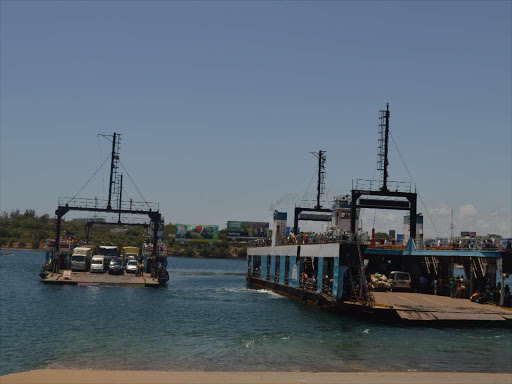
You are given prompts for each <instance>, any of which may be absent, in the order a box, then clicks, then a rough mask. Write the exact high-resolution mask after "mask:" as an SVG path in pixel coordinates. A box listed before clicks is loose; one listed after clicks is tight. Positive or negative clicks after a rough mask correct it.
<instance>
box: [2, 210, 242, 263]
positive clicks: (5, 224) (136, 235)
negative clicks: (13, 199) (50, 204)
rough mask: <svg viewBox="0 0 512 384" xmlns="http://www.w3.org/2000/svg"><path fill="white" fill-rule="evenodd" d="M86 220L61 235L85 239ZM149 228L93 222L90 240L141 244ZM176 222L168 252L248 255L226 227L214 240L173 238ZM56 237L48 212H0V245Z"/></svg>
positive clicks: (29, 245) (168, 232)
mask: <svg viewBox="0 0 512 384" xmlns="http://www.w3.org/2000/svg"><path fill="white" fill-rule="evenodd" d="M97 221H98V220H97ZM86 223H87V219H73V220H69V221H66V220H64V221H63V223H62V237H63V238H66V239H70V238H72V239H74V240H79V241H84V240H85V239H86ZM146 233H147V229H146V228H144V227H119V226H117V227H116V226H112V225H94V226H93V227H91V228H90V232H89V240H90V242H91V243H92V244H113V245H116V246H118V247H124V246H127V245H133V246H138V247H141V246H142V244H143V242H144V239H145V237H146V236H145V234H146ZM174 233H175V225H174V224H167V225H165V227H164V239H165V242H166V243H167V245H168V249H169V255H172V256H186V257H205V258H206V257H215V258H217V257H218V258H227V257H229V258H236V257H243V258H245V257H246V255H247V248H246V247H245V246H243V245H236V244H232V243H229V242H228V241H227V239H226V230H225V229H223V230H221V231H219V240H218V241H216V242H213V243H195V242H185V243H181V242H177V241H174ZM54 237H55V219H54V218H50V216H49V215H48V214H44V215H41V216H38V215H37V214H36V211H35V210H34V209H27V210H25V212H24V213H21V212H20V210H19V209H16V210H12V211H10V212H3V213H2V214H1V215H0V247H3V248H20V249H42V248H44V247H45V245H46V240H47V239H52V238H54Z"/></svg>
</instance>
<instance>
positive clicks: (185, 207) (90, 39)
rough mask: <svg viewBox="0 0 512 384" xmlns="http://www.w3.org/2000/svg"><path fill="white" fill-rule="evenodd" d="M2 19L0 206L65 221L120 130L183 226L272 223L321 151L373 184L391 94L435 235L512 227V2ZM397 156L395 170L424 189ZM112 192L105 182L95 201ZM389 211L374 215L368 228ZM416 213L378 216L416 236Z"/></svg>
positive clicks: (178, 9) (139, 178)
mask: <svg viewBox="0 0 512 384" xmlns="http://www.w3.org/2000/svg"><path fill="white" fill-rule="evenodd" d="M0 10H1V31H0V32H1V37H0V43H1V45H0V64H1V68H0V76H1V79H0V80H1V84H0V96H1V105H0V107H1V117H0V125H1V143H0V151H1V153H0V160H1V166H0V170H1V185H0V193H1V195H0V209H1V210H7V211H9V210H11V209H15V208H19V209H21V210H23V209H25V208H35V209H36V211H37V212H38V213H39V214H41V213H52V212H53V211H54V210H55V208H56V203H57V198H58V197H59V196H72V195H74V193H75V192H76V191H78V189H79V188H80V187H81V186H82V185H83V184H84V182H85V181H86V180H87V179H88V178H89V177H90V176H91V175H92V173H93V172H94V170H95V169H96V168H97V167H98V166H99V164H101V160H100V155H103V157H105V156H106V152H107V151H108V143H107V142H105V141H100V142H98V139H97V137H96V134H97V133H112V132H113V131H116V132H120V133H122V138H123V139H122V140H123V142H122V148H121V160H122V161H123V163H124V165H125V166H126V167H127V169H128V171H129V172H130V174H131V176H132V177H133V178H134V179H135V181H136V183H137V185H138V186H139V188H140V189H141V190H142V192H143V194H144V196H145V198H146V199H147V200H149V201H157V202H159V203H160V206H161V210H162V212H163V213H164V215H165V219H166V222H185V223H205V224H219V225H221V226H225V223H226V221H227V220H254V221H260V220H268V219H270V217H271V208H273V207H276V208H279V209H282V210H291V209H292V208H293V206H294V204H295V203H296V202H297V203H299V202H300V200H301V198H302V197H303V195H304V193H305V191H306V188H307V186H308V184H309V181H310V180H311V176H312V174H313V172H314V169H315V163H314V158H313V157H312V156H311V155H310V154H309V152H310V151H317V150H319V149H324V150H327V186H328V194H329V197H331V198H332V197H333V196H335V195H339V194H346V193H349V191H350V188H351V183H352V179H356V178H365V179H368V178H371V176H372V174H373V171H374V169H375V163H376V158H377V156H376V154H377V122H378V111H379V109H382V108H384V107H385V104H386V102H389V103H390V107H391V131H392V134H393V137H394V138H395V140H396V142H397V144H398V146H399V148H400V151H401V153H402V155H403V156H404V158H405V160H406V162H407V165H408V167H409V169H410V170H411V172H412V174H413V177H414V180H415V182H416V183H417V186H418V189H419V191H420V193H421V196H422V198H423V200H424V201H425V203H426V204H427V206H428V208H429V210H430V213H431V216H432V218H433V220H434V223H435V226H436V228H437V231H438V232H439V233H440V234H441V235H447V234H448V226H449V221H450V219H449V213H450V210H451V209H454V215H455V231H456V232H460V231H466V230H467V231H476V232H478V233H489V232H497V233H500V234H502V235H505V236H510V235H511V232H512V213H511V211H512V190H511V189H512V187H511V182H512V181H511V180H512V157H511V156H512V154H511V144H512V137H511V126H512V119H511V118H512V116H511V114H512V112H511V104H512V97H511V93H512V84H511V82H512V79H511V67H512V60H511V55H512V52H511V50H512V48H511V45H512V43H511V19H512V11H511V2H509V1H486V2H483V1H482V2H478V1H468V2H464V1H454V2H437V1H436V2H421V1H414V2H380V1H376V2H372V1H365V2H349V1H343V2H163V1H157V2H150V1H149V2H136V1H130V2H120V1H112V2H94V1H91V2H78V1H74V2H61V1H57V2H49V1H37V2H29V1H23V2H14V1H2V2H1V3H0ZM390 152H391V155H390V162H391V165H390V179H391V180H404V181H408V180H409V176H408V174H407V172H406V170H405V168H404V166H403V165H402V164H401V161H400V159H399V157H398V155H397V152H396V149H395V148H394V147H391V149H390ZM107 171H108V170H105V173H104V177H105V178H106V177H108V172H107ZM126 184H127V183H126V182H125V185H126ZM106 188H107V186H106V185H104V183H103V177H102V176H101V172H100V173H99V174H98V176H97V177H96V178H95V179H93V181H92V182H91V183H90V184H89V185H88V186H87V187H86V188H85V189H84V191H83V192H82V193H81V194H80V195H79V196H81V197H94V196H98V197H102V196H104V195H105V190H106ZM129 188H132V189H131V190H130V189H129ZM311 189H312V188H311ZM311 189H310V192H311ZM126 192H127V193H128V194H129V196H131V197H133V198H134V199H136V198H137V195H138V193H137V192H136V191H135V189H134V188H133V187H130V186H127V190H126ZM309 198H313V195H312V194H309ZM276 202H277V203H276ZM420 211H422V212H424V213H425V209H424V207H423V206H421V205H420ZM289 215H290V214H289ZM373 216H374V212H373V211H369V212H366V213H364V215H363V224H364V225H365V226H366V227H367V229H368V226H371V222H373ZM401 216H402V214H401V213H396V212H392V211H383V212H378V213H377V216H376V228H377V230H387V229H396V230H397V232H398V233H400V232H402V224H401V222H402V218H401ZM425 227H426V228H425V232H426V235H433V236H435V235H436V232H435V230H434V228H433V226H432V224H431V223H430V221H429V220H428V219H426V225H425Z"/></svg>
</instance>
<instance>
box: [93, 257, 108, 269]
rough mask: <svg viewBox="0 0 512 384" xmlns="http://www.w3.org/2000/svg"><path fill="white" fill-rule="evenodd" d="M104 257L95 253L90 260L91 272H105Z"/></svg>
mask: <svg viewBox="0 0 512 384" xmlns="http://www.w3.org/2000/svg"><path fill="white" fill-rule="evenodd" d="M104 262H105V257H104V256H99V255H96V256H94V257H93V258H92V260H91V273H103V272H105V265H104Z"/></svg>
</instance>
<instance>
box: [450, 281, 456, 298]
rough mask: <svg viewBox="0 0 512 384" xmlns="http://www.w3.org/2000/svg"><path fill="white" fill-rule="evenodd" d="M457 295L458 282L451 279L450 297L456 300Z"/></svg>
mask: <svg viewBox="0 0 512 384" xmlns="http://www.w3.org/2000/svg"><path fill="white" fill-rule="evenodd" d="M456 293H457V282H456V281H455V278H454V277H452V278H450V296H451V297H452V299H455V295H456Z"/></svg>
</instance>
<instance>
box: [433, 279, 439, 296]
mask: <svg viewBox="0 0 512 384" xmlns="http://www.w3.org/2000/svg"><path fill="white" fill-rule="evenodd" d="M433 284H434V296H437V289H438V287H439V282H438V280H437V279H434V281H433Z"/></svg>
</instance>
